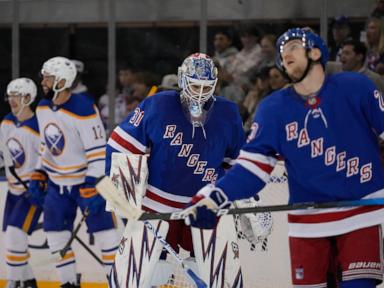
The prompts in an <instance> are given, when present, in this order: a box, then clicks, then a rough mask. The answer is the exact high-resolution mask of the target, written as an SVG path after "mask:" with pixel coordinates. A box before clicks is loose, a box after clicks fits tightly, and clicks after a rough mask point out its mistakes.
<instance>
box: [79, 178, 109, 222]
mask: <svg viewBox="0 0 384 288" xmlns="http://www.w3.org/2000/svg"><path fill="white" fill-rule="evenodd" d="M95 185H96V178H95V177H91V176H87V177H85V182H84V184H83V185H82V186H81V187H80V189H79V192H80V196H81V197H82V204H83V206H84V207H87V208H88V210H89V215H95V214H97V213H99V212H100V211H101V210H102V209H104V208H105V200H104V198H103V197H102V196H100V194H99V193H97V191H96V188H95Z"/></svg>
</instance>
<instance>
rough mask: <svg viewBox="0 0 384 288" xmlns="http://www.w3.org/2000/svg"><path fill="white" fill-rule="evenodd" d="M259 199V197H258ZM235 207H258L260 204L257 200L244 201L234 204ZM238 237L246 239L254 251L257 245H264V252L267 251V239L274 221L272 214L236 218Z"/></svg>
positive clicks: (256, 214) (238, 216)
mask: <svg viewBox="0 0 384 288" xmlns="http://www.w3.org/2000/svg"><path fill="white" fill-rule="evenodd" d="M256 197H257V196H256ZM234 205H235V207H238V208H248V207H256V206H258V203H257V201H256V199H255V198H253V197H252V198H249V199H244V200H240V201H235V202H234ZM235 223H236V230H237V236H238V238H241V239H246V240H247V241H248V242H249V243H250V244H251V250H254V249H255V247H256V244H258V243H262V246H263V247H262V248H263V250H265V249H266V247H264V245H266V239H267V237H268V236H269V235H270V234H271V232H272V226H273V219H272V214H271V213H270V212H263V213H248V214H241V215H236V216H235Z"/></svg>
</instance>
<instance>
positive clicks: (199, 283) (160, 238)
mask: <svg viewBox="0 0 384 288" xmlns="http://www.w3.org/2000/svg"><path fill="white" fill-rule="evenodd" d="M144 225H145V226H146V227H147V228H148V229H149V230H151V232H152V233H153V236H155V238H156V239H157V240H158V241H160V243H161V244H163V247H164V248H165V250H167V252H168V253H169V254H171V255H172V256H173V257H174V258H175V259H176V261H177V262H178V263H179V264H180V265H181V267H182V268H183V270H184V272H185V273H186V274H187V275H188V276H189V278H190V279H191V280H192V281H193V283H194V284H195V285H196V287H197V288H206V287H208V286H207V284H205V282H204V281H203V280H202V279H201V278H199V276H197V275H196V273H195V272H194V271H193V270H192V269H191V268H189V267H188V266H187V264H185V262H184V259H183V258H181V257H180V256H179V254H177V252H176V251H175V250H174V249H173V248H172V246H171V245H170V244H169V243H168V242H167V241H166V240H165V239H164V237H163V236H161V235H160V234H159V233H158V232H157V231H156V229H155V228H154V227H153V226H152V224H151V223H150V222H149V221H144Z"/></svg>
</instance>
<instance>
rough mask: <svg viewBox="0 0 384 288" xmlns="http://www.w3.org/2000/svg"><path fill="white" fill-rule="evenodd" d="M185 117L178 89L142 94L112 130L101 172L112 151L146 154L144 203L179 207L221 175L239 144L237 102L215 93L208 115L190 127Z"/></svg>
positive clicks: (163, 209) (154, 206) (241, 139)
mask: <svg viewBox="0 0 384 288" xmlns="http://www.w3.org/2000/svg"><path fill="white" fill-rule="evenodd" d="M192 130H193V127H192V124H191V123H190V122H189V121H188V120H187V118H186V116H185V114H184V112H183V110H182V106H181V102H180V96H179V93H178V92H176V91H164V92H160V93H158V94H155V95H153V96H152V97H149V98H147V99H145V100H144V101H143V102H142V103H141V104H140V105H139V107H138V108H137V109H136V110H135V111H134V112H133V113H132V114H130V115H129V116H128V117H127V118H126V119H125V120H124V121H123V122H122V123H121V124H120V125H119V126H118V127H117V128H116V129H115V130H114V131H113V133H112V134H111V137H110V139H109V140H108V144H107V150H106V151H107V153H106V154H107V155H106V174H107V175H109V169H110V165H111V163H110V161H111V154H112V152H116V151H118V152H123V153H134V154H145V153H149V155H150V156H149V160H148V169H149V178H148V187H147V191H146V195H145V197H144V199H143V206H144V208H146V209H148V210H153V211H158V212H170V211H175V210H176V209H180V208H183V207H184V206H185V205H186V204H187V203H188V202H189V201H190V199H191V197H192V196H193V195H194V194H195V193H196V191H198V190H199V189H200V188H201V187H203V186H204V185H205V184H208V183H211V182H214V181H215V180H216V179H217V178H218V177H220V176H222V175H224V168H223V163H226V164H231V163H232V162H233V161H234V159H236V157H237V155H238V153H239V150H240V147H241V145H242V144H243V143H244V133H243V129H242V122H241V118H240V115H239V112H238V108H237V106H236V105H235V104H234V103H232V102H229V101H227V100H225V99H224V98H221V97H216V98H215V101H214V104H213V107H212V110H211V112H210V115H209V118H208V120H207V122H206V123H205V125H204V130H205V133H206V138H205V137H204V133H203V130H202V128H201V127H196V128H195V133H194V137H192V132H193V131H192Z"/></svg>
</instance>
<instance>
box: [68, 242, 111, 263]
mask: <svg viewBox="0 0 384 288" xmlns="http://www.w3.org/2000/svg"><path fill="white" fill-rule="evenodd" d="M75 239H76V241H77V242H79V244H80V245H81V246H83V248H84V249H85V250H86V251H87V252H88V253H89V254H91V256H92V257H93V259H95V260H96V261H97V262H98V263H99V264H100V265H102V266H104V263H103V261H102V260H101V259H100V258H99V257H98V256H97V255H96V254H95V252H93V251H92V249H91V248H89V247H88V245H87V244H86V243H84V241H83V240H81V239H80V238H79V237H78V236H77V235H75Z"/></svg>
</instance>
